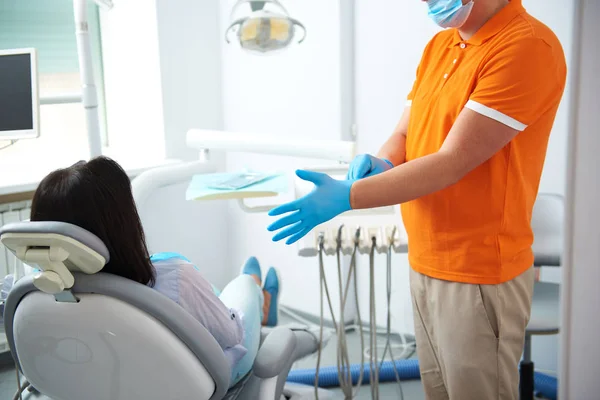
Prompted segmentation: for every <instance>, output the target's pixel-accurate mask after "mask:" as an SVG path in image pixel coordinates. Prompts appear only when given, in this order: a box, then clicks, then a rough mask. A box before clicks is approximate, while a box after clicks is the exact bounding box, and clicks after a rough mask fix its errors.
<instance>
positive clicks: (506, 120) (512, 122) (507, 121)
mask: <svg viewBox="0 0 600 400" xmlns="http://www.w3.org/2000/svg"><path fill="white" fill-rule="evenodd" d="M465 107H466V108H469V109H471V110H473V111H475V112H476V113H478V114H481V115H485V116H486V117H488V118H491V119H493V120H496V121H498V122H500V123H503V124H504V125H506V126H508V127H510V128H513V129H515V130H517V131H524V130H525V128H527V125H525V124H523V123H521V122H519V121H517V120H516V119H514V118H511V117H509V116H508V115H506V114H503V113H501V112H500V111H496V110H494V109H493V108H490V107H488V106H484V105H483V104H480V103H477V102H476V101H473V100H469V101H468V102H467V104H466V105H465Z"/></svg>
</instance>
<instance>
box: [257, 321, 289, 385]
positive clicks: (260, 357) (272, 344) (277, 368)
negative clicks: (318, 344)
mask: <svg viewBox="0 0 600 400" xmlns="http://www.w3.org/2000/svg"><path fill="white" fill-rule="evenodd" d="M295 348H296V336H295V335H294V333H293V332H292V331H291V330H290V329H288V328H285V327H279V328H276V329H274V330H273V331H272V332H271V333H270V334H269V335H268V336H267V337H266V339H265V341H264V342H263V344H262V346H261V347H260V349H259V350H258V354H257V355H256V359H255V360H254V368H253V369H254V375H256V376H257V377H258V378H262V379H268V378H273V377H275V376H277V375H279V374H280V373H281V371H282V370H283V369H284V368H285V366H286V364H288V363H289V362H290V359H291V358H292V357H293V355H294V350H295Z"/></svg>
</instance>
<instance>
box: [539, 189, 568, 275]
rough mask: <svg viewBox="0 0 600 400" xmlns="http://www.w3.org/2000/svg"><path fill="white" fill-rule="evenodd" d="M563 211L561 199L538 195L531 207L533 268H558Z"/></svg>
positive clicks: (550, 195) (553, 195) (555, 195)
mask: <svg viewBox="0 0 600 400" xmlns="http://www.w3.org/2000/svg"><path fill="white" fill-rule="evenodd" d="M564 218H565V209H564V201H563V197H562V196H560V195H557V194H544V193H541V194H539V195H538V197H537V200H536V202H535V205H534V207H533V215H532V219H531V227H532V229H533V234H534V240H533V246H532V247H533V253H534V255H535V261H534V264H535V266H556V267H558V266H560V265H561V258H562V253H563V245H564V243H563V239H564Z"/></svg>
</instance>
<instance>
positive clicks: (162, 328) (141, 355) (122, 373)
mask: <svg viewBox="0 0 600 400" xmlns="http://www.w3.org/2000/svg"><path fill="white" fill-rule="evenodd" d="M0 241H1V242H2V243H3V244H4V245H5V246H6V247H7V248H8V249H9V250H10V251H12V252H13V253H15V255H16V256H17V257H18V258H19V259H20V260H22V261H23V262H25V263H27V264H29V265H32V264H35V265H36V266H37V267H38V269H39V270H40V272H39V273H37V274H36V275H34V276H28V277H25V278H23V279H21V280H19V281H18V282H17V283H16V285H15V286H14V288H13V289H12V291H11V292H10V295H9V296H8V299H7V302H6V307H5V311H4V324H5V328H6V335H7V339H8V343H9V346H10V350H11V353H12V356H13V358H14V361H15V363H16V366H17V368H18V369H19V370H20V371H21V372H22V373H23V375H24V376H25V377H26V379H27V380H28V382H29V383H30V385H31V387H33V388H35V390H37V391H39V392H41V393H42V394H44V395H46V396H48V397H50V398H52V399H54V400H81V399H86V400H88V399H89V400H92V399H111V400H125V399H128V400H129V399H157V400H175V399H196V400H209V399H211V400H220V399H258V400H263V399H265V400H266V399H269V400H272V399H276V400H280V399H301V398H307V397H306V396H307V394H309V393H310V394H313V393H314V388H313V387H309V386H306V387H302V386H298V385H295V386H291V385H288V386H287V387H286V386H285V380H286V378H287V375H288V372H289V370H290V368H291V366H292V364H293V363H294V362H295V361H296V360H298V359H300V358H303V357H305V356H307V355H309V354H312V353H314V352H315V351H316V350H317V347H318V341H317V339H316V337H315V335H313V334H312V333H310V332H308V331H306V330H297V331H292V330H291V329H288V328H286V327H277V328H274V329H269V330H263V332H262V334H261V346H260V348H259V351H258V355H257V357H256V360H255V363H254V366H253V369H252V371H251V372H250V373H248V375H247V376H246V377H244V378H243V379H242V380H241V381H240V382H239V383H238V384H237V385H236V386H234V387H232V388H229V384H230V376H231V371H230V367H229V365H228V362H227V360H226V358H225V355H224V354H223V351H222V350H221V348H220V347H219V345H218V344H217V342H216V340H215V339H214V338H213V337H212V336H211V335H210V334H209V332H208V331H207V330H206V329H205V328H204V327H203V326H202V325H201V324H200V323H199V322H198V321H197V320H195V319H194V318H193V317H192V316H191V315H190V314H188V313H187V312H186V311H185V310H184V309H183V308H181V307H180V306H179V305H178V304H176V303H175V302H173V301H172V300H170V299H168V298H167V297H165V296H163V295H162V294H160V293H158V292H156V291H155V290H153V289H152V288H150V287H147V286H145V285H141V284H139V283H136V282H133V281H131V280H128V279H125V278H122V277H119V276H116V275H112V274H108V273H102V272H101V271H102V268H103V267H104V265H105V264H106V262H107V261H108V260H109V253H108V250H107V248H106V246H105V245H104V243H102V241H101V240H100V239H99V238H98V237H96V236H95V235H93V234H91V233H90V232H88V231H86V230H84V229H82V228H80V227H77V226H74V225H71V224H66V223H60V222H21V223H16V224H9V225H5V226H4V227H2V228H1V229H0ZM308 398H310V397H308Z"/></svg>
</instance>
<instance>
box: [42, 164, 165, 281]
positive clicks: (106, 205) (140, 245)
mask: <svg viewBox="0 0 600 400" xmlns="http://www.w3.org/2000/svg"><path fill="white" fill-rule="evenodd" d="M31 220H32V221H60V222H68V223H70V224H73V225H77V226H79V227H81V228H83V229H86V230H88V231H90V232H92V233H93V234H94V235H96V236H98V237H99V238H100V239H101V240H102V241H103V242H104V244H105V245H106V247H107V248H108V252H109V254H110V261H109V262H108V263H107V264H106V266H105V267H104V269H103V271H104V272H109V273H111V274H115V275H120V276H122V277H124V278H128V279H131V280H134V281H136V282H139V283H142V284H145V285H146V284H150V285H151V286H153V285H154V282H155V277H156V276H155V271H154V267H153V266H152V264H151V262H150V256H149V254H148V248H147V246H146V239H145V236H144V230H143V228H142V223H141V221H140V217H139V215H138V212H137V208H136V206H135V201H134V200H133V194H132V193H131V182H130V181H129V177H128V176H127V174H126V173H125V171H124V170H123V168H121V166H120V165H119V164H117V163H116V162H115V161H113V160H111V159H109V158H106V157H97V158H94V159H93V160H91V161H89V162H84V161H80V162H78V163H77V164H75V165H73V166H71V167H69V168H64V169H59V170H56V171H54V172H52V173H51V174H50V175H48V176H47V177H45V178H44V180H42V182H41V183H40V185H39V186H38V188H37V190H36V191H35V194H34V196H33V203H32V205H31Z"/></svg>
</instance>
